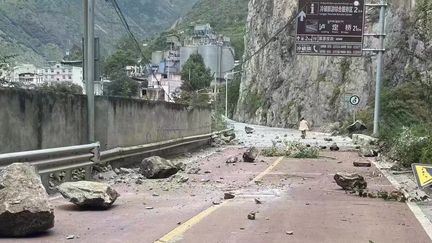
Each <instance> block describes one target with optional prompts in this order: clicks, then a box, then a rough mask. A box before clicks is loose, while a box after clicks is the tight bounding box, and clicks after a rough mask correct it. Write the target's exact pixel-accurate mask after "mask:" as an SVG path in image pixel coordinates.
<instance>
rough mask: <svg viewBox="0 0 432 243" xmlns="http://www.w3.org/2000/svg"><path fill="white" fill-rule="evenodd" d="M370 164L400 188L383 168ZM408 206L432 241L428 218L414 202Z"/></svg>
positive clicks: (430, 225)
mask: <svg viewBox="0 0 432 243" xmlns="http://www.w3.org/2000/svg"><path fill="white" fill-rule="evenodd" d="M368 160H369V161H370V162H371V163H373V164H374V165H375V167H376V168H377V169H378V170H379V171H381V173H382V174H383V175H384V176H385V177H386V178H387V180H389V181H390V183H391V184H392V185H393V186H394V187H396V188H401V187H402V186H401V184H400V183H399V182H398V181H397V180H396V179H395V178H394V177H393V176H392V175H391V174H390V173H388V172H387V171H385V170H383V168H382V167H381V166H380V165H379V164H378V163H377V162H376V161H375V160H372V159H368ZM406 204H407V205H408V208H409V209H410V210H411V212H412V213H413V214H414V216H415V217H416V218H417V220H418V221H419V223H420V225H421V226H422V227H423V229H424V230H425V231H426V234H427V235H428V236H429V238H430V239H431V240H432V222H431V221H430V220H429V219H428V217H427V216H426V215H425V214H424V213H423V211H422V210H421V208H420V207H419V206H418V205H417V203H415V202H406Z"/></svg>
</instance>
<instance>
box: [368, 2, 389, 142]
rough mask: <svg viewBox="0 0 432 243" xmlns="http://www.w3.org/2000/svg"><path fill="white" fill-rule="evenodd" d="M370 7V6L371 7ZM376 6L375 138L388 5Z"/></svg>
mask: <svg viewBox="0 0 432 243" xmlns="http://www.w3.org/2000/svg"><path fill="white" fill-rule="evenodd" d="M369 6H370V5H369ZM374 6H378V7H380V15H379V30H378V31H379V33H377V36H378V38H379V47H378V50H377V52H378V56H377V70H376V88H375V112H374V128H373V135H374V136H375V137H378V136H379V120H380V113H381V86H382V74H383V66H384V52H385V46H384V39H385V36H386V35H385V12H386V8H387V4H386V3H385V0H380V3H379V4H377V5H374Z"/></svg>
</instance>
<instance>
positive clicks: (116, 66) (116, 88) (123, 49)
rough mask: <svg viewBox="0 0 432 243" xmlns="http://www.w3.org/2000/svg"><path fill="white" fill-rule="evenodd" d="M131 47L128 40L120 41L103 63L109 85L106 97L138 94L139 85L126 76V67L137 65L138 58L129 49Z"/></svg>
mask: <svg viewBox="0 0 432 243" xmlns="http://www.w3.org/2000/svg"><path fill="white" fill-rule="evenodd" d="M132 47H133V45H132V44H131V43H130V41H129V40H128V39H124V40H122V41H121V42H120V43H119V44H118V46H117V50H116V51H115V52H114V54H112V55H111V56H109V57H108V58H107V59H106V60H105V63H104V67H103V70H104V74H105V75H106V76H108V78H109V79H110V80H111V83H110V84H109V85H108V88H107V92H108V95H114V96H126V97H133V96H136V95H137V94H138V88H139V84H138V82H136V81H135V80H133V79H131V78H130V77H128V76H127V75H126V70H125V68H126V66H134V65H137V64H138V56H137V54H136V52H135V51H134V50H133V49H131V48H132Z"/></svg>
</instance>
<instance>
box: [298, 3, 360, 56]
mask: <svg viewBox="0 0 432 243" xmlns="http://www.w3.org/2000/svg"><path fill="white" fill-rule="evenodd" d="M364 13H365V11H364V0H299V14H298V16H297V37H296V38H297V39H296V53H297V54H300V55H320V56H361V55H362V49H363V30H364Z"/></svg>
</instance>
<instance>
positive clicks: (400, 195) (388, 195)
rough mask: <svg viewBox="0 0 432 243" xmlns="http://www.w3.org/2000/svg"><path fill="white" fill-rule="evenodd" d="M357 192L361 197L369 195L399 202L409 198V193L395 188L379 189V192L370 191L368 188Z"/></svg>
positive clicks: (369, 196)
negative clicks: (388, 189) (391, 189)
mask: <svg viewBox="0 0 432 243" xmlns="http://www.w3.org/2000/svg"><path fill="white" fill-rule="evenodd" d="M356 193H358V195H359V196H360V197H368V198H382V199H384V200H387V201H397V202H406V201H407V200H408V197H407V193H404V192H403V191H402V190H393V191H390V192H388V191H378V192H370V191H367V190H358V191H357V192H356Z"/></svg>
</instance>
